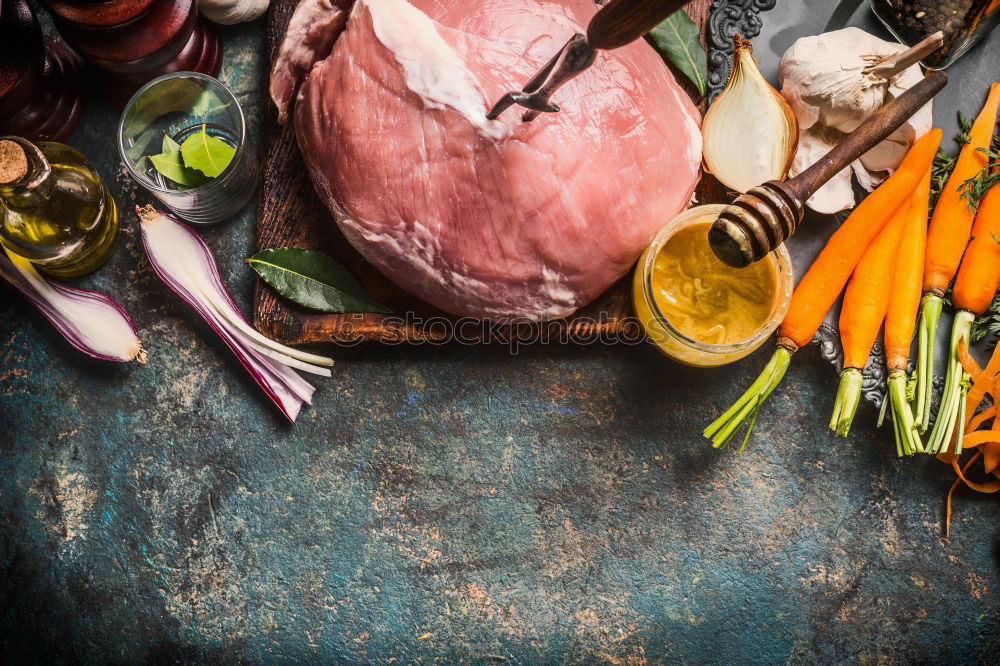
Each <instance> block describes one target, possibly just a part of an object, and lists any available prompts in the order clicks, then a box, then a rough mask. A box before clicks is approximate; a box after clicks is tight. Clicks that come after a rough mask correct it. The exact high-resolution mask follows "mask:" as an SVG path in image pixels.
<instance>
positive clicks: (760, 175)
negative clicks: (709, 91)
mask: <svg viewBox="0 0 1000 666" xmlns="http://www.w3.org/2000/svg"><path fill="white" fill-rule="evenodd" d="M733 43H734V44H735V45H736V53H735V54H734V56H733V68H732V72H731V73H730V74H729V81H728V82H727V83H726V87H725V89H724V90H723V91H722V92H721V93H720V94H719V96H718V97H717V98H716V100H715V102H713V103H712V105H711V106H710V107H709V108H708V112H707V113H706V114H705V119H704V120H703V121H702V125H701V133H702V137H703V139H704V159H705V169H706V170H707V171H709V172H710V173H712V174H713V175H714V176H715V177H716V178H718V179H719V181H720V182H721V183H722V184H723V185H725V186H726V187H728V188H730V189H733V190H736V191H737V192H746V191H747V190H749V189H750V188H751V187H756V186H757V185H760V184H761V183H763V182H766V181H768V180H781V179H783V178H784V177H785V176H786V174H787V173H788V167H789V166H790V165H791V163H792V158H793V157H794V156H795V146H796V144H797V142H798V134H799V133H798V123H797V121H796V118H795V114H794V113H793V112H792V109H791V108H790V107H789V106H788V103H787V102H786V101H785V99H784V98H783V97H782V96H781V94H780V93H778V91H777V90H775V89H774V88H772V87H771V85H770V84H769V83H768V82H767V80H766V79H765V78H764V77H763V75H762V74H761V73H760V70H759V69H757V61H756V60H754V57H753V52H752V47H751V45H750V42H748V41H744V40H742V39H740V36H739V35H736V37H735V38H734V40H733Z"/></svg>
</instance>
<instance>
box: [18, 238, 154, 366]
mask: <svg viewBox="0 0 1000 666" xmlns="http://www.w3.org/2000/svg"><path fill="white" fill-rule="evenodd" d="M4 249H5V250H6V248H4ZM0 278H3V279H4V281H6V282H7V283H9V284H10V286H12V287H13V288H14V289H16V290H17V291H18V292H20V293H21V294H22V295H23V296H24V297H25V298H27V299H28V300H29V301H31V303H32V305H34V306H35V307H36V308H38V310H39V312H41V313H42V314H43V315H45V318H46V319H48V320H49V321H50V322H52V325H53V326H55V327H56V329H57V330H58V331H59V332H60V333H61V334H62V336H63V337H64V338H66V340H67V341H68V342H69V343H70V344H71V345H73V346H74V347H76V348H77V349H79V350H80V351H82V352H83V353H84V354H87V355H88V356H93V357H94V358H98V359H101V360H103V361H115V362H118V363H125V362H127V361H138V362H139V363H145V362H146V350H145V349H143V348H142V341H141V340H139V336H138V334H136V331H135V326H133V325H132V320H131V319H129V316H128V314H127V313H126V312H125V310H123V309H122V306H120V305H118V303H116V302H115V301H114V299H112V298H111V297H109V296H105V295H104V294H102V293H100V292H97V291H88V290H86V289H75V288H73V287H67V286H66V285H64V284H59V283H58V282H49V281H48V280H46V279H45V278H43V277H42V276H41V275H39V274H38V271H36V270H35V267H34V266H33V265H32V264H31V262H30V261H28V260H27V259H25V258H23V257H19V256H18V255H16V254H13V253H11V252H10V250H6V252H0Z"/></svg>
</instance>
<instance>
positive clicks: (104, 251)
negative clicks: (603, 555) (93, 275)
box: [0, 137, 118, 277]
mask: <svg viewBox="0 0 1000 666" xmlns="http://www.w3.org/2000/svg"><path fill="white" fill-rule="evenodd" d="M117 237H118V209H117V207H116V206H115V200H114V198H112V196H111V194H110V193H109V192H108V190H107V188H106V187H105V186H104V184H103V183H102V182H101V180H100V178H99V177H98V175H97V173H96V171H95V170H94V169H93V167H92V166H91V165H90V164H89V163H88V162H87V159H86V158H85V157H84V156H83V155H81V154H80V153H79V152H77V151H76V150H74V149H72V148H70V147H69V146H67V145H64V144H61V143H55V142H48V141H44V142H39V143H37V144H33V143H31V142H29V141H26V140H24V139H21V138H19V137H3V138H0V243H2V244H3V245H4V246H5V247H7V248H8V249H9V250H10V251H11V252H13V253H14V254H17V255H20V256H22V257H24V258H26V259H29V260H30V261H31V262H32V263H34V264H35V265H36V266H37V267H38V268H39V270H42V271H44V272H46V273H48V274H50V275H53V276H56V277H76V276H79V275H84V274H86V273H90V272H91V271H94V270H96V269H97V268H98V267H100V266H101V264H103V263H104V262H105V261H106V260H107V259H108V257H109V256H110V255H111V252H112V250H114V247H115V241H116V240H117Z"/></svg>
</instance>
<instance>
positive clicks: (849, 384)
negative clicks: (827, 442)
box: [830, 368, 864, 437]
mask: <svg viewBox="0 0 1000 666" xmlns="http://www.w3.org/2000/svg"><path fill="white" fill-rule="evenodd" d="M863 381H864V376H863V375H862V374H861V370H859V369H858V368H844V371H843V372H841V373H840V386H838V387H837V399H836V401H835V402H834V403H833V416H831V417H830V430H833V431H834V432H836V433H837V434H838V435H840V436H841V437H847V433H848V432H850V430H851V423H853V422H854V414H855V413H856V412H857V411H858V404H859V403H860V402H861V384H862V382H863Z"/></svg>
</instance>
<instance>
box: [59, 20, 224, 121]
mask: <svg viewBox="0 0 1000 666" xmlns="http://www.w3.org/2000/svg"><path fill="white" fill-rule="evenodd" d="M41 3H42V4H43V5H44V6H45V7H46V9H48V10H49V12H50V13H51V14H52V18H53V21H54V22H55V25H56V28H57V29H58V30H59V34H60V35H62V37H63V39H65V40H66V43H67V44H69V45H70V46H71V47H72V48H73V49H74V50H75V51H76V52H77V53H79V54H80V55H81V56H82V57H83V59H84V60H85V61H86V62H87V63H88V64H90V65H92V66H93V67H94V68H95V69H96V70H97V72H98V80H99V82H100V86H101V90H102V92H103V93H104V96H105V97H107V99H108V101H110V102H111V103H112V104H115V105H117V106H119V107H123V106H125V103H126V102H128V100H129V98H130V97H131V96H132V94H133V93H134V92H135V91H136V90H138V89H139V88H141V87H142V86H143V85H144V84H146V83H147V82H149V81H150V80H152V79H155V78H156V77H158V76H161V75H163V74H167V73H169V72H178V71H193V72H201V73H203V74H209V75H212V76H214V75H215V74H217V73H218V72H219V67H220V65H221V64H222V48H221V46H220V44H219V38H218V36H217V35H216V33H215V31H214V30H213V29H212V28H211V27H210V24H209V23H208V22H207V21H205V20H204V19H203V18H201V17H200V16H199V15H198V2H197V0H96V1H95V0H90V1H89V2H88V1H86V0H41Z"/></svg>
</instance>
